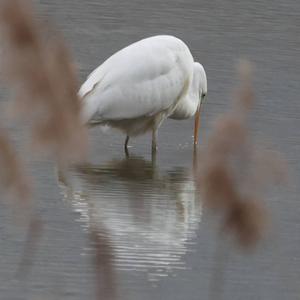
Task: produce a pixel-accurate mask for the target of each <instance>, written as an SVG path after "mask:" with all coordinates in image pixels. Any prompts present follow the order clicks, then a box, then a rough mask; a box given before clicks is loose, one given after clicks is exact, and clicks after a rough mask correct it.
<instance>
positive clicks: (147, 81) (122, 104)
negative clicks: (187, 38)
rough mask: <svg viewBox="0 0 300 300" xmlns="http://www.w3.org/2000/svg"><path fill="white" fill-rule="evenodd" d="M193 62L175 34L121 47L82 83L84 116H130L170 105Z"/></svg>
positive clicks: (89, 118) (102, 118)
mask: <svg viewBox="0 0 300 300" xmlns="http://www.w3.org/2000/svg"><path fill="white" fill-rule="evenodd" d="M192 64H193V58H192V56H191V54H190V52H189V50H188V48H187V46H186V45H185V44H184V43H183V42H182V41H180V40H179V39H176V38H174V37H173V38H172V37H163V36H160V37H155V38H148V39H145V40H142V41H140V42H137V43H135V44H132V45H130V46H128V47H126V48H124V49H122V50H121V51H119V52H117V53H116V54H114V55H113V56H111V57H110V58H109V59H108V60H106V61H105V62H104V63H103V64H102V65H101V66H100V67H98V68H97V69H96V70H95V71H94V72H92V73H91V75H90V76H89V77H88V79H87V81H86V82H85V83H84V84H83V85H82V87H81V89H80V91H79V95H80V96H81V97H82V98H83V108H84V109H83V114H84V116H83V117H84V120H85V121H87V122H88V121H105V120H120V119H130V118H137V117H141V116H151V115H154V114H156V113H158V112H160V111H163V110H166V109H168V108H169V107H170V106H171V105H173V104H174V102H175V101H177V100H178V97H179V95H180V94H181V92H182V90H183V89H184V86H185V84H186V82H187V80H188V79H189V76H190V74H191V72H190V69H191V68H192Z"/></svg>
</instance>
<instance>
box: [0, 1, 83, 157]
mask: <svg viewBox="0 0 300 300" xmlns="http://www.w3.org/2000/svg"><path fill="white" fill-rule="evenodd" d="M0 14H1V18H0V19H1V27H2V37H3V42H4V45H5V55H4V61H3V64H4V73H5V75H6V79H7V81H8V83H9V84H10V85H11V87H12V88H13V91H14V94H15V95H16V100H17V101H16V102H15V110H16V111H17V112H18V113H20V114H21V115H22V116H23V117H24V118H25V119H26V120H29V121H30V123H31V125H32V134H33V142H34V144H35V145H39V146H43V148H44V149H45V150H47V151H49V150H50V152H51V153H54V154H55V156H56V157H57V158H58V160H59V161H60V162H65V161H66V160H67V161H69V160H74V159H81V158H82V157H83V155H84V153H85V147H86V145H87V136H86V132H85V128H84V126H83V124H82V122H81V120H80V109H81V105H80V99H79V98H78V96H77V91H78V83H77V78H76V73H75V70H74V68H73V64H72V63H71V58H70V53H69V51H68V50H67V47H66V46H65V44H64V41H63V39H62V37H61V36H59V35H58V34H54V33H52V34H51V35H50V36H49V34H48V32H49V30H46V28H45V26H43V25H42V24H41V23H40V22H38V21H37V19H36V16H35V15H34V12H33V7H32V3H31V1H23V0H5V1H3V3H2V4H1V11H0Z"/></svg>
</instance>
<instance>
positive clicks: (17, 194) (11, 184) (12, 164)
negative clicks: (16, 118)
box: [0, 129, 30, 208]
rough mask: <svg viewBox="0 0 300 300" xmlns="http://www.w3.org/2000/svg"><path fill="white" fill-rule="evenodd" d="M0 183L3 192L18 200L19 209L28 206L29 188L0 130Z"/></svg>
mask: <svg viewBox="0 0 300 300" xmlns="http://www.w3.org/2000/svg"><path fill="white" fill-rule="evenodd" d="M0 183H1V188H2V190H3V191H5V192H9V194H10V195H12V196H13V197H14V198H15V199H17V200H19V202H20V204H22V205H21V207H23V208H25V207H24V206H26V207H27V206H28V204H29V199H30V188H29V184H28V182H27V179H26V177H25V175H24V172H23V168H22V165H21V163H20V161H19V159H18V158H17V155H16V153H15V151H14V149H13V147H12V145H11V143H10V141H9V139H8V137H7V135H6V133H5V132H4V131H3V130H1V129H0Z"/></svg>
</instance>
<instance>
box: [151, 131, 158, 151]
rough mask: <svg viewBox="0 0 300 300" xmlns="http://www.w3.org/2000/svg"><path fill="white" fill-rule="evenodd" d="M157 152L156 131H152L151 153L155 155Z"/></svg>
mask: <svg viewBox="0 0 300 300" xmlns="http://www.w3.org/2000/svg"><path fill="white" fill-rule="evenodd" d="M156 150H157V129H156V128H153V129H152V153H155V152H156Z"/></svg>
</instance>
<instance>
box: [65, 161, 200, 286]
mask: <svg viewBox="0 0 300 300" xmlns="http://www.w3.org/2000/svg"><path fill="white" fill-rule="evenodd" d="M59 178H60V183H61V188H62V191H63V197H64V199H66V200H68V201H70V202H71V203H72V206H73V208H74V210H75V211H76V212H79V213H80V221H81V223H82V226H83V227H84V228H85V229H87V230H89V232H91V231H92V232H95V230H96V231H97V232H98V234H99V235H100V236H101V241H109V247H106V249H109V251H110V252H111V253H110V259H111V263H112V266H113V268H114V269H115V270H118V271H119V270H130V271H135V272H139V271H142V272H145V273H146V274H147V276H148V278H149V280H153V281H156V280H158V279H159V278H160V277H163V276H168V275H169V274H171V273H175V272H176V270H178V269H185V263H184V261H183V255H184V254H186V253H187V252H188V251H189V248H190V247H189V246H190V245H191V244H192V243H193V237H194V236H195V232H196V229H197V227H198V224H199V222H200V219H201V204H200V202H199V201H198V200H197V199H198V198H197V196H196V191H195V185H194V179H193V172H192V171H190V170H187V169H184V168H179V167H174V168H171V169H170V170H159V168H158V166H157V165H156V163H155V161H146V160H144V159H143V158H140V157H130V158H126V159H124V160H113V161H110V162H108V163H106V164H104V165H102V166H97V165H92V164H86V165H82V166H79V167H72V168H70V169H69V170H67V171H65V172H63V173H60V176H59ZM103 249H105V247H104V248H103Z"/></svg>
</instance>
